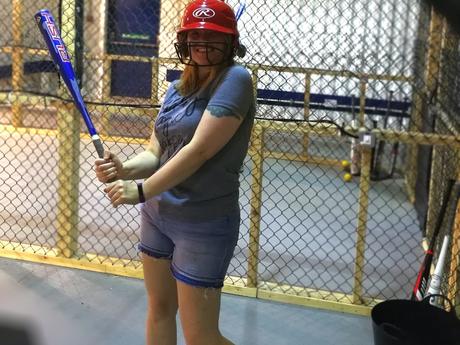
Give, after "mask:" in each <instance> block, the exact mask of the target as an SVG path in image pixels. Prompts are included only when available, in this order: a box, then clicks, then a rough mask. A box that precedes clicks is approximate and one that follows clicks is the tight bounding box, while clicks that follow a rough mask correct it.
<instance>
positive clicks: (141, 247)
mask: <svg viewBox="0 0 460 345" xmlns="http://www.w3.org/2000/svg"><path fill="white" fill-rule="evenodd" d="M137 248H138V249H139V251H140V252H141V253H144V254H146V255H148V256H150V257H152V258H155V259H168V260H172V254H171V253H166V252H161V251H158V250H154V249H151V248H149V247H147V246H144V245H143V244H142V243H140V244H139V245H138V246H137Z"/></svg>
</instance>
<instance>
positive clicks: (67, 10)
mask: <svg viewBox="0 0 460 345" xmlns="http://www.w3.org/2000/svg"><path fill="white" fill-rule="evenodd" d="M61 8H62V13H61V18H62V23H61V36H62V39H63V41H64V43H65V45H66V46H67V49H68V51H69V54H70V56H74V54H73V50H74V45H73V43H74V41H75V40H74V38H75V37H74V35H75V29H74V28H75V25H74V22H75V3H74V1H71V0H64V1H63V3H62V6H61ZM61 85H63V84H61ZM59 92H60V93H61V95H62V94H64V93H65V92H67V90H66V89H65V87H64V86H62V87H61V89H60V90H59ZM57 139H58V145H59V147H58V159H59V161H58V184H59V186H58V202H57V218H56V220H57V224H56V228H57V232H58V233H57V252H58V255H59V256H63V257H66V258H70V257H72V256H74V255H75V252H76V250H77V246H78V227H77V225H78V194H79V193H78V185H79V159H80V115H79V114H78V113H77V110H76V109H75V107H74V106H73V104H72V103H63V104H61V105H59V108H58V112H57Z"/></svg>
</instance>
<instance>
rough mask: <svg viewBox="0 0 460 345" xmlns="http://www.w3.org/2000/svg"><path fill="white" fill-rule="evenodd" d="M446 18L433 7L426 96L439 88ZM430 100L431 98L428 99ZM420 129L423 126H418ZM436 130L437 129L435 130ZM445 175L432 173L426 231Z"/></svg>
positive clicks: (435, 156)
mask: <svg viewBox="0 0 460 345" xmlns="http://www.w3.org/2000/svg"><path fill="white" fill-rule="evenodd" d="M443 24H444V20H443V18H442V17H441V16H440V15H439V14H438V13H437V12H436V11H435V10H434V8H432V11H431V22H430V33H429V45H428V65H427V69H426V70H425V80H426V91H427V94H426V97H430V96H431V95H432V94H433V93H434V92H435V90H436V89H437V88H438V81H439V75H440V73H439V72H440V66H441V49H442V42H443V31H444V25H443ZM427 101H428V102H429V101H430V100H429V99H428V100H427ZM418 129H419V130H420V129H421V128H418ZM435 132H436V130H435ZM438 150H439V147H436V146H434V147H433V159H432V162H431V171H433V172H436V171H440V170H439V166H440V164H441V161H440V159H439V152H438ZM443 178H445V176H440V175H439V174H435V173H433V174H431V177H430V185H429V192H428V194H429V196H428V200H429V202H428V210H427V223H426V233H427V234H431V233H432V232H433V228H434V224H435V218H436V214H437V211H438V209H439V207H438V206H437V205H438V204H439V193H438V192H437V191H438V190H439V184H440V183H441V180H442V179H443Z"/></svg>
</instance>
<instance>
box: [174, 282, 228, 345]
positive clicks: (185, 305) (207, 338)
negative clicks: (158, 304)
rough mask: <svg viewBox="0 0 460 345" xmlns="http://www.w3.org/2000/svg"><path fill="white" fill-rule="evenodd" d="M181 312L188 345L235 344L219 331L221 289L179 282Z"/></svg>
mask: <svg viewBox="0 0 460 345" xmlns="http://www.w3.org/2000/svg"><path fill="white" fill-rule="evenodd" d="M177 291H178V295H179V314H180V319H181V324H182V328H183V331H184V336H185V340H186V343H187V345H234V344H233V343H232V342H231V341H230V340H228V339H226V338H225V337H224V336H222V334H221V333H220V331H219V311H220V294H221V289H212V288H200V287H195V286H190V285H187V284H184V283H182V282H180V281H178V282H177Z"/></svg>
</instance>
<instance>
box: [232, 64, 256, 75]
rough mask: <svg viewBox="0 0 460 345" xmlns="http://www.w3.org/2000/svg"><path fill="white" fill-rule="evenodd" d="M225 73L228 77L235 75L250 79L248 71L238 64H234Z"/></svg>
mask: <svg viewBox="0 0 460 345" xmlns="http://www.w3.org/2000/svg"><path fill="white" fill-rule="evenodd" d="M227 73H228V74H229V75H235V76H239V77H251V75H250V74H249V71H248V70H247V69H246V67H244V66H242V65H240V64H234V65H232V66H230V67H229V68H228V71H227Z"/></svg>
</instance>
